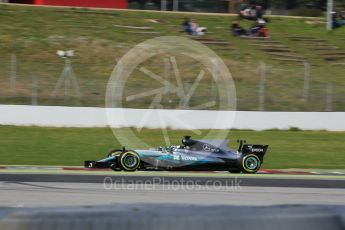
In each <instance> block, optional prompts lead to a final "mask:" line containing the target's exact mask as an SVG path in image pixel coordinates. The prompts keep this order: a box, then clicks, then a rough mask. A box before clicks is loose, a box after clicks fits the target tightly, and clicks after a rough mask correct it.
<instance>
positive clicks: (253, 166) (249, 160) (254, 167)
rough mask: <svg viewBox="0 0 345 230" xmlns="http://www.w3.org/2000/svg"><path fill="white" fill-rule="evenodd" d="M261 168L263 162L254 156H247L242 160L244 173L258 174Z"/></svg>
mask: <svg viewBox="0 0 345 230" xmlns="http://www.w3.org/2000/svg"><path fill="white" fill-rule="evenodd" d="M260 167H261V161H260V159H259V157H258V156H256V155H254V154H248V155H245V156H244V157H243V158H242V170H243V172H244V173H256V172H257V171H258V170H259V169H260Z"/></svg>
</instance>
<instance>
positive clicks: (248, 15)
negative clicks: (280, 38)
mask: <svg viewBox="0 0 345 230" xmlns="http://www.w3.org/2000/svg"><path fill="white" fill-rule="evenodd" d="M239 17H240V19H247V20H253V21H256V20H258V19H264V18H263V17H264V10H263V8H262V6H260V5H257V6H251V7H247V8H245V9H243V10H241V11H240V13H239Z"/></svg>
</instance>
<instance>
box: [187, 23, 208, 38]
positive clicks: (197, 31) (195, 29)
mask: <svg viewBox="0 0 345 230" xmlns="http://www.w3.org/2000/svg"><path fill="white" fill-rule="evenodd" d="M190 29H191V33H192V35H194V36H201V35H204V34H205V33H206V31H207V28H206V27H199V24H198V23H197V21H196V20H195V19H192V21H191V23H190Z"/></svg>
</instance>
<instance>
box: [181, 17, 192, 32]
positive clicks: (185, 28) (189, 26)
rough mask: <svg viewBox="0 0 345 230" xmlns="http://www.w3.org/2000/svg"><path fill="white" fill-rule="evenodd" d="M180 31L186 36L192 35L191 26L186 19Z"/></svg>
mask: <svg viewBox="0 0 345 230" xmlns="http://www.w3.org/2000/svg"><path fill="white" fill-rule="evenodd" d="M182 29H183V31H184V32H185V33H187V34H192V28H191V24H190V21H189V19H188V18H185V19H184V21H183V23H182Z"/></svg>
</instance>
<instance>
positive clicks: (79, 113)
mask: <svg viewBox="0 0 345 230" xmlns="http://www.w3.org/2000/svg"><path fill="white" fill-rule="evenodd" d="M144 113H149V114H150V115H149V116H147V117H146V121H145V122H144V124H143V127H145V128H172V129H230V128H232V129H252V130H267V129H289V128H291V127H296V128H299V129H303V130H329V131H345V122H344V120H345V112H243V111H236V112H235V111H203V110H144V109H123V108H113V109H105V108H93V107H62V106H27V105H0V125H18V126H20V125H22V126H30V125H35V126H53V127H108V126H111V127H115V128H117V127H119V128H120V127H138V126H139V125H142V124H141V123H142V119H143V114H144ZM162 116H163V117H164V116H169V117H174V118H178V117H181V118H180V121H181V122H176V119H175V120H173V119H167V120H165V121H164V123H160V122H157V121H158V120H159V118H160V117H162ZM215 117H217V119H215ZM229 118H230V119H229Z"/></svg>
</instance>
